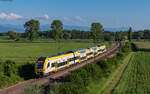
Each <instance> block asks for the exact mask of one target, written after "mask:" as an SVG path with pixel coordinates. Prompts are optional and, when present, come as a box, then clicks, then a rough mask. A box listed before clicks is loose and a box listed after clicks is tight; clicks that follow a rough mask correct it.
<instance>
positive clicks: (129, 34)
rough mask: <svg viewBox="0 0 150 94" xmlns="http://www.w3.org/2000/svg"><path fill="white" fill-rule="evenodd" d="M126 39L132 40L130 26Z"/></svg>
mask: <svg viewBox="0 0 150 94" xmlns="http://www.w3.org/2000/svg"><path fill="white" fill-rule="evenodd" d="M128 40H129V41H131V40H132V28H131V27H130V28H129V31H128Z"/></svg>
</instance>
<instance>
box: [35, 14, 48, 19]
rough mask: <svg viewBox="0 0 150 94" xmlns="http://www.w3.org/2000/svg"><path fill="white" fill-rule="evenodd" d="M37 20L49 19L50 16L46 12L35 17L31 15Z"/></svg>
mask: <svg viewBox="0 0 150 94" xmlns="http://www.w3.org/2000/svg"><path fill="white" fill-rule="evenodd" d="M33 18H35V19H37V20H47V19H50V17H49V16H48V14H44V15H43V16H36V17H33Z"/></svg>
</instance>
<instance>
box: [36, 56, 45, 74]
mask: <svg viewBox="0 0 150 94" xmlns="http://www.w3.org/2000/svg"><path fill="white" fill-rule="evenodd" d="M45 59H46V57H40V58H39V59H38V60H37V62H36V63H35V73H36V75H38V76H40V75H43V71H44V69H43V67H44V62H45Z"/></svg>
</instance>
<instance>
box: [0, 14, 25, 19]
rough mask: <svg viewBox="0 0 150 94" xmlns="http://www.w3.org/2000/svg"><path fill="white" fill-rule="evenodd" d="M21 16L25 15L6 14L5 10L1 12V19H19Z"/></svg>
mask: <svg viewBox="0 0 150 94" xmlns="http://www.w3.org/2000/svg"><path fill="white" fill-rule="evenodd" d="M19 18H23V16H21V15H19V14H15V13H10V14H6V13H4V12H3V13H0V19H19Z"/></svg>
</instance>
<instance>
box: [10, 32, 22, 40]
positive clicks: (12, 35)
mask: <svg viewBox="0 0 150 94" xmlns="http://www.w3.org/2000/svg"><path fill="white" fill-rule="evenodd" d="M8 35H9V38H10V39H14V40H19V38H20V35H19V33H17V32H15V31H13V30H9V31H8Z"/></svg>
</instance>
